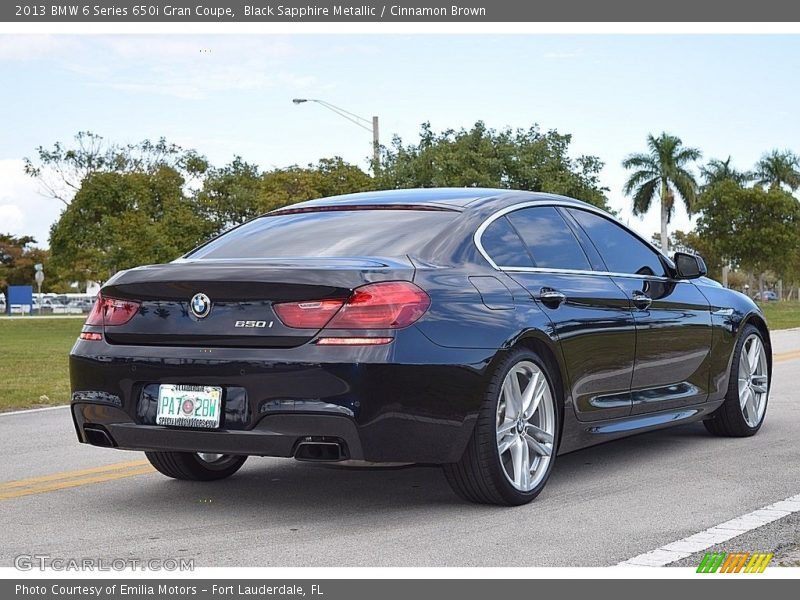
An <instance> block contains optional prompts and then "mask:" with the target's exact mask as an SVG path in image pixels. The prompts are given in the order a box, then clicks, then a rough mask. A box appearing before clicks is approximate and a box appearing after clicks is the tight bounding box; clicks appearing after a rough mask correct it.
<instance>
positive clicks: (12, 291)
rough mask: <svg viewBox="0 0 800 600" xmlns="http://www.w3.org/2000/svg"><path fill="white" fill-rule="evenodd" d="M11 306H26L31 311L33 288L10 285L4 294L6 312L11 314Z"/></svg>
mask: <svg viewBox="0 0 800 600" xmlns="http://www.w3.org/2000/svg"><path fill="white" fill-rule="evenodd" d="M12 304H22V305H24V304H27V305H28V306H30V307H31V309H33V286H30V285H10V286H8V292H7V293H6V312H7V313H8V314H11V305H12Z"/></svg>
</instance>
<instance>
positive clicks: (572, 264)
mask: <svg viewBox="0 0 800 600" xmlns="http://www.w3.org/2000/svg"><path fill="white" fill-rule="evenodd" d="M508 220H509V221H510V222H511V224H512V225H513V226H514V228H515V229H516V230H517V231H518V232H519V235H520V236H521V237H522V241H524V242H525V245H526V246H527V247H528V251H529V252H530V253H531V256H532V257H533V264H534V266H535V267H543V268H553V269H577V270H580V271H590V270H591V269H592V267H591V266H590V265H589V259H588V258H586V254H585V253H584V251H583V249H582V248H581V245H580V244H579V243H578V240H577V238H576V237H575V235H574V234H573V233H572V230H571V229H570V228H569V226H568V225H567V222H566V221H565V220H564V218H563V217H562V216H561V215H560V214H559V213H558V211H557V210H556V209H555V208H554V207H552V206H542V207H535V208H523V209H522V210H515V211H514V212H512V213H509V215H508Z"/></svg>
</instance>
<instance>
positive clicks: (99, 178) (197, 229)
mask: <svg viewBox="0 0 800 600" xmlns="http://www.w3.org/2000/svg"><path fill="white" fill-rule="evenodd" d="M183 186H184V180H183V177H181V175H180V173H178V172H177V171H176V170H175V169H173V168H170V167H161V168H159V169H157V170H155V171H154V172H152V173H95V174H91V175H89V176H88V177H87V178H86V179H85V180H84V181H83V184H82V185H81V187H80V189H79V191H78V193H77V194H76V195H75V198H74V199H73V200H72V202H71V203H70V205H69V206H68V207H67V208H66V210H64V212H63V213H62V214H61V218H60V219H59V220H58V221H57V222H56V223H55V224H54V225H53V227H52V228H51V231H50V250H51V253H52V262H53V264H54V266H55V267H56V268H57V269H58V270H59V272H60V273H61V274H62V276H64V277H69V278H70V279H73V280H87V279H91V280H99V281H104V280H106V279H107V278H108V277H110V276H111V275H113V274H114V273H115V272H116V271H118V270H121V269H127V268H130V267H135V266H138V265H142V264H152V263H163V262H167V261H170V260H173V259H175V258H177V257H179V256H180V255H182V254H184V253H185V252H187V251H188V250H190V249H191V248H193V247H194V246H196V245H197V244H198V243H199V242H201V241H202V240H203V239H205V238H206V237H208V235H209V234H210V233H211V227H210V226H209V223H208V222H207V221H206V220H204V219H203V217H202V216H201V215H199V214H198V211H197V210H196V207H195V205H194V203H193V201H192V200H190V199H188V198H186V196H185V195H184V193H183Z"/></svg>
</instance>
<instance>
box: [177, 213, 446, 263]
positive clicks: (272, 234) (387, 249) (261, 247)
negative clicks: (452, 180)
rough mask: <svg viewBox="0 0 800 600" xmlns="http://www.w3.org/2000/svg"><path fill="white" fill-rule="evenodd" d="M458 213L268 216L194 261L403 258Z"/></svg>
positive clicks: (202, 250) (204, 250) (235, 232)
mask: <svg viewBox="0 0 800 600" xmlns="http://www.w3.org/2000/svg"><path fill="white" fill-rule="evenodd" d="M457 215H458V213H456V212H453V211H434V210H384V209H381V210H335V211H319V212H307V213H298V214H285V215H275V216H264V217H259V218H257V219H254V220H253V221H250V222H249V223H245V224H244V225H242V226H241V227H237V228H236V229H232V230H231V231H229V232H228V233H223V234H222V235H221V236H219V237H218V238H215V239H213V240H211V241H210V242H209V243H208V244H206V245H205V246H203V247H201V248H198V249H197V250H195V251H194V252H192V253H191V254H190V255H189V256H190V257H191V258H211V259H216V258H290V257H301V256H386V257H391V256H403V255H405V254H409V253H414V252H416V251H418V250H419V249H420V248H421V247H422V246H424V245H425V244H427V243H428V242H430V241H431V240H433V239H434V238H436V237H437V236H438V235H440V234H441V233H442V232H443V231H444V230H445V229H446V228H447V226H448V225H449V224H450V223H452V221H453V220H454V219H455V217H456V216H457Z"/></svg>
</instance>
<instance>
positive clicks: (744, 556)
mask: <svg viewBox="0 0 800 600" xmlns="http://www.w3.org/2000/svg"><path fill="white" fill-rule="evenodd" d="M772 556H773V555H772V553H771V552H770V553H769V554H768V553H766V552H753V553H752V554H751V553H750V552H732V553H726V552H706V555H705V556H704V557H703V560H701V561H700V565H699V566H698V567H697V572H698V573H763V572H764V569H766V568H767V565H769V563H770V561H772Z"/></svg>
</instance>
